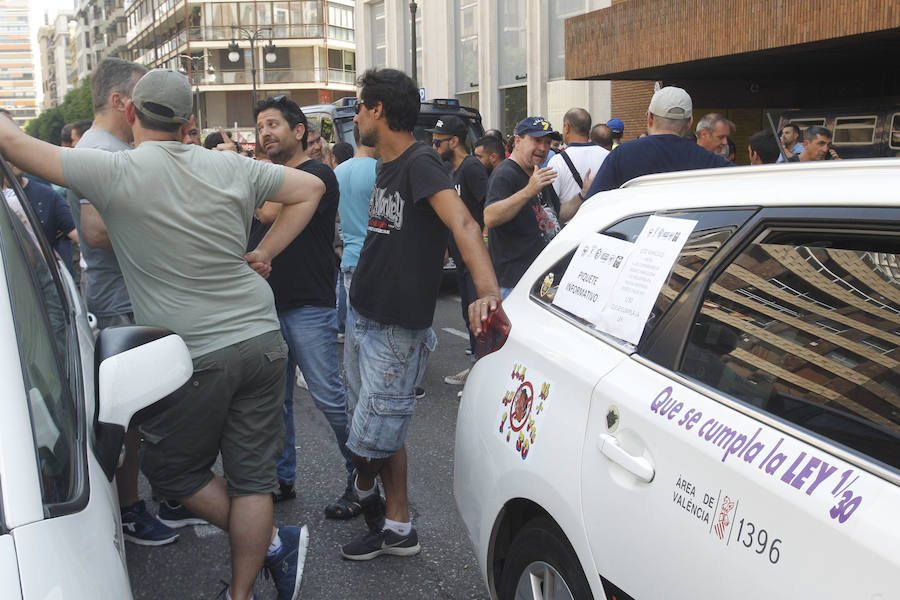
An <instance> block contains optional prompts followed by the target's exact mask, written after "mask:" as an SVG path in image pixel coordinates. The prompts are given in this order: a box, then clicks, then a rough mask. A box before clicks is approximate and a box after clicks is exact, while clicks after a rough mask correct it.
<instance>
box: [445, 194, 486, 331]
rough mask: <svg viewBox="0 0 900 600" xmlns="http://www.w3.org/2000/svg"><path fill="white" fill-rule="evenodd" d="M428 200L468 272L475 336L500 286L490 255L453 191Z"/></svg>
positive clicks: (481, 326) (476, 226) (472, 325)
mask: <svg viewBox="0 0 900 600" xmlns="http://www.w3.org/2000/svg"><path fill="white" fill-rule="evenodd" d="M428 201H429V203H430V204H431V207H432V208H433V209H434V212H436V213H437V215H438V217H440V219H441V221H443V222H444V224H445V225H446V226H447V227H448V228H449V229H450V231H451V233H453V239H454V240H455V241H456V246H457V247H458V248H459V252H460V254H462V258H463V262H465V263H466V267H468V269H469V272H470V273H472V281H473V282H474V283H475V289H476V290H477V291H478V299H477V300H476V301H475V302H473V303H472V304H471V305H470V306H469V326H470V327H471V329H472V331H473V332H474V333H475V335H478V334H480V333H481V330H482V328H483V325H484V322H485V321H486V320H487V318H488V315H490V313H492V312H493V311H494V310H496V309H497V306H499V303H500V286H499V285H498V284H497V276H496V275H495V274H494V267H493V265H492V264H491V258H490V256H488V253H487V248H485V246H484V241H482V237H481V229H480V228H479V227H478V223H476V222H475V219H473V218H472V215H471V214H469V209H467V208H466V205H465V204H463V201H462V200H461V199H460V198H459V195H457V193H456V192H455V191H454V190H449V189H448V190H442V191H440V192H438V193H436V194H434V195H433V196H431V198H429V199H428Z"/></svg>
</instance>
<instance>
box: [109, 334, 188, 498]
mask: <svg viewBox="0 0 900 600" xmlns="http://www.w3.org/2000/svg"><path fill="white" fill-rule="evenodd" d="M94 366H95V373H96V382H97V398H96V408H97V410H96V411H95V415H96V417H95V423H94V453H95V454H96V455H97V460H98V461H99V463H100V466H101V467H102V468H103V472H104V473H105V474H106V477H107V478H108V479H109V480H110V481H112V478H113V475H114V474H115V472H116V467H117V466H118V462H119V454H120V453H121V450H122V444H123V442H124V439H125V432H126V430H128V428H130V427H134V426H137V425H140V424H141V423H142V422H144V421H145V420H147V419H148V418H149V417H151V416H153V415H156V414H159V413H160V412H162V411H164V410H166V409H167V408H169V406H171V405H172V404H173V403H174V398H172V397H171V396H170V394H171V393H172V392H174V391H175V390H177V389H178V388H180V387H181V386H182V385H183V384H184V383H185V382H186V381H187V380H188V379H189V378H190V376H191V373H193V371H194V366H193V362H192V361H191V355H190V353H189V352H188V349H187V346H186V345H185V343H184V340H182V339H181V338H180V337H179V336H177V335H175V334H173V333H172V332H171V331H168V330H166V329H160V328H158V327H144V326H124V327H109V328H107V329H104V330H103V331H101V332H100V335H99V336H98V337H97V341H96V344H95V346H94Z"/></svg>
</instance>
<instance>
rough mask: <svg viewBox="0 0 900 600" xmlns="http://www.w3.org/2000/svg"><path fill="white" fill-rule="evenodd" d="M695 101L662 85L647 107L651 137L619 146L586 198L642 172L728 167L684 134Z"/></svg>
mask: <svg viewBox="0 0 900 600" xmlns="http://www.w3.org/2000/svg"><path fill="white" fill-rule="evenodd" d="M692 111H693V105H692V103H691V97H690V96H689V95H688V93H687V92H686V91H684V90H683V89H681V88H678V87H664V88H660V89H658V90H657V91H656V93H654V94H653V98H652V99H651V100H650V107H649V108H648V109H647V132H648V133H649V134H650V135H648V136H647V137H643V138H638V139H636V140H632V141H630V142H626V143H624V144H620V145H619V146H616V147H615V148H614V149H613V151H612V152H610V153H609V156H607V157H606V160H605V161H603V165H602V166H601V167H600V170H599V171H598V172H597V177H596V178H595V179H594V183H593V184H592V185H591V189H590V190H588V193H587V195H586V198H588V199H590V197H591V196H593V195H594V194H596V193H597V192H605V191H607V190H614V189H616V188H618V187H621V186H622V184H624V183H625V182H626V181H630V180H632V179H634V178H635V177H640V176H641V175H649V174H650V173H666V172H669V171H687V170H689V169H708V168H711V167H726V166H729V165H731V164H732V163H731V162H729V161H728V160H726V159H724V158H722V157H721V156H717V155H715V154H713V153H712V152H709V151H708V150H706V149H705V148H703V147H702V146H698V145H697V144H696V143H694V142H691V141H689V140H686V139H684V138H683V137H682V136H683V135H684V134H685V133H687V132H688V131H689V130H690V128H691V123H692V122H693V119H692Z"/></svg>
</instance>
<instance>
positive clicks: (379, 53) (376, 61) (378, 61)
mask: <svg viewBox="0 0 900 600" xmlns="http://www.w3.org/2000/svg"><path fill="white" fill-rule="evenodd" d="M368 9H369V31H370V32H371V33H372V47H371V50H372V66H373V67H386V66H387V33H386V31H385V20H384V0H380V2H372V3H371V4H369V6H368Z"/></svg>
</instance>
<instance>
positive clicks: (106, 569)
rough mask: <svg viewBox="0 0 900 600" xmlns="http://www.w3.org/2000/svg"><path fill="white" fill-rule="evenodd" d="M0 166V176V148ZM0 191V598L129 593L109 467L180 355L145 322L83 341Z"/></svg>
mask: <svg viewBox="0 0 900 600" xmlns="http://www.w3.org/2000/svg"><path fill="white" fill-rule="evenodd" d="M0 173H2V175H3V176H4V177H5V178H6V181H11V180H12V179H11V178H10V172H9V168H8V166H7V165H6V163H5V162H4V161H3V160H2V159H0ZM7 194H9V197H6V195H7ZM4 196H5V198H4V199H5V201H3V200H0V255H2V261H0V331H2V334H0V382H2V386H3V387H2V389H3V391H2V395H3V418H2V419H0V598H3V599H4V600H39V599H47V598H59V599H66V600H82V599H84V600H87V599H95V598H116V599H127V598H131V597H132V595H131V587H130V585H129V581H128V571H127V568H126V564H125V550H124V545H123V540H122V524H121V519H120V513H119V502H118V498H117V495H116V488H115V486H114V485H113V483H112V480H113V475H114V473H115V469H116V466H117V464H118V461H119V456H120V454H121V450H122V441H123V438H124V435H125V430H126V429H127V428H128V427H129V425H131V426H136V425H138V424H140V423H141V422H142V420H143V418H145V416H146V415H148V414H149V413H150V412H153V411H158V410H162V409H164V408H165V406H166V402H165V401H160V400H161V399H162V398H164V397H165V396H166V395H167V394H170V393H171V392H173V391H174V390H175V389H177V388H178V387H179V386H181V385H182V384H183V383H184V382H185V381H187V379H188V378H189V377H190V375H191V372H192V371H193V366H192V363H191V359H190V355H189V354H188V350H187V347H186V346H185V344H184V341H183V340H182V339H181V338H180V337H178V336H177V335H173V334H172V333H171V332H169V331H165V330H162V329H156V328H151V327H119V328H112V329H107V330H105V331H103V332H101V333H100V334H99V336H98V337H97V339H96V343H95V339H94V338H95V332H94V331H93V330H92V329H91V326H90V325H89V323H88V317H87V312H86V311H85V308H84V305H83V303H82V301H81V299H80V296H79V294H78V290H77V289H76V287H75V284H74V282H73V281H72V278H71V276H70V275H69V272H68V270H67V269H65V268H63V266H62V264H61V263H60V262H59V261H58V259H57V258H56V257H55V256H54V254H53V253H52V250H51V249H50V246H49V245H48V243H47V240H46V239H44V238H43V234H42V233H41V229H40V227H34V228H32V227H31V226H30V223H38V221H37V217H36V215H35V214H34V212H33V211H31V209H30V206H29V204H28V201H27V199H26V198H25V196H24V195H23V193H22V190H21V188H20V187H19V186H18V183H14V189H13V190H10V191H7V192H5V193H4ZM158 401H159V402H158Z"/></svg>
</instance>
